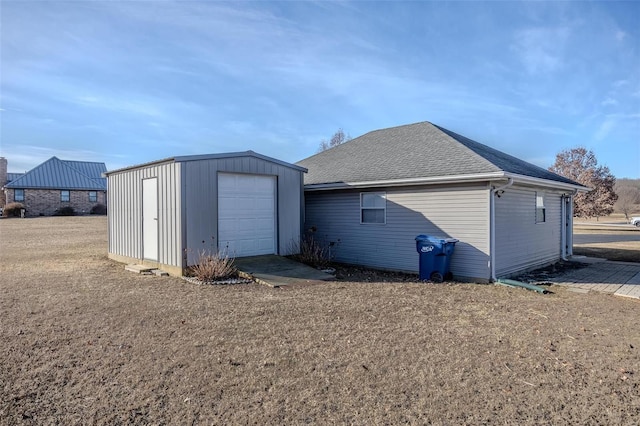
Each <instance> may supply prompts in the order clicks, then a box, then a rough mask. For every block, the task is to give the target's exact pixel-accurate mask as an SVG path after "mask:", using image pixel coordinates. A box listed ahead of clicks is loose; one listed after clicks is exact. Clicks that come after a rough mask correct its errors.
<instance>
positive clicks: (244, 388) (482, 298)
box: [0, 217, 640, 425]
mask: <svg viewBox="0 0 640 426" xmlns="http://www.w3.org/2000/svg"><path fill="white" fill-rule="evenodd" d="M0 235H1V237H2V242H3V246H2V249H1V251H0V277H1V279H2V291H0V318H1V319H2V321H1V322H0V357H1V359H2V362H1V363H0V424H6V425H14V424H28V425H30V424H34V425H36V424H37V425H41V424H70V425H73V424H86V423H93V424H238V423H241V424H301V423H316V424H327V423H331V424H335V423H349V424H367V425H368V424H399V423H410V424H428V423H433V424H456V425H457V424H504V423H506V424H521V425H534V424H536V425H537V424H558V425H562V424H622V425H635V424H638V423H640V333H639V332H638V326H637V319H638V318H639V317H640V303H639V302H638V301H635V300H627V299H620V298H617V297H613V296H607V295H603V294H598V293H590V294H576V293H572V292H569V291H565V289H564V288H558V287H554V294H552V295H545V296H543V295H539V294H537V293H533V292H528V291H524V290H517V289H511V288H505V287H500V286H491V285H474V284H451V283H449V284H438V285H434V284H422V283H417V282H403V281H402V280H398V281H394V282H386V283H385V282H381V281H382V280H384V278H387V277H388V278H390V279H391V277H390V276H386V275H385V276H383V278H382V279H381V278H380V277H381V276H380V275H375V276H373V277H372V279H375V282H364V281H363V280H362V279H358V281H362V282H352V281H349V282H347V281H339V282H333V283H326V284H323V285H317V286H309V287H298V288H293V289H290V290H288V291H283V290H277V289H270V288H267V287H264V286H260V285H256V284H248V285H239V286H200V285H195V284H191V283H188V282H186V281H184V280H181V279H177V278H171V277H156V276H140V275H136V274H133V273H130V272H125V271H124V268H123V265H121V264H117V263H114V262H111V261H109V260H108V259H107V258H106V221H105V219H104V218H100V217H71V218H41V219H40V218H36V219H24V220H20V219H16V220H2V221H0ZM7 241H10V242H11V243H10V244H7V243H6V242H7ZM365 275H366V274H365ZM354 281H355V279H354Z"/></svg>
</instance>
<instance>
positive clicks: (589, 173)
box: [549, 147, 618, 218]
mask: <svg viewBox="0 0 640 426" xmlns="http://www.w3.org/2000/svg"><path fill="white" fill-rule="evenodd" d="M549 170H550V171H552V172H554V173H557V174H559V175H562V176H564V177H567V178H569V179H572V180H574V181H576V182H578V183H581V184H582V185H585V186H588V187H589V188H592V190H591V191H590V192H587V193H579V194H576V196H575V197H574V214H575V215H576V216H580V217H596V218H597V217H601V216H608V215H610V214H611V213H612V212H613V205H614V203H615V202H616V200H617V199H618V196H617V195H616V193H615V191H614V189H613V188H614V185H615V183H616V178H615V176H613V175H612V174H611V172H610V171H609V168H608V167H607V166H599V165H598V160H597V159H596V156H595V154H594V153H593V151H591V150H589V151H587V149H586V148H583V147H577V148H572V149H567V150H564V151H562V152H560V153H558V155H556V162H555V163H554V164H553V166H551V167H549Z"/></svg>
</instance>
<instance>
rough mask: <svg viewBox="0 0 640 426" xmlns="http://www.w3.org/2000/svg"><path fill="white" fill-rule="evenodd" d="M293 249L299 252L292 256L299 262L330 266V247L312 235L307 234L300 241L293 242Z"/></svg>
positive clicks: (321, 266) (317, 266) (314, 265)
mask: <svg viewBox="0 0 640 426" xmlns="http://www.w3.org/2000/svg"><path fill="white" fill-rule="evenodd" d="M292 245H293V247H292V251H294V252H298V254H294V255H293V256H292V258H293V259H295V260H297V261H298V262H301V263H304V264H306V265H309V266H313V267H314V268H324V267H326V266H329V263H330V261H331V258H330V256H329V248H328V247H324V246H323V245H321V244H320V243H318V242H317V241H316V240H315V238H313V236H311V235H305V236H303V237H302V238H301V239H300V242H298V243H293V244H292Z"/></svg>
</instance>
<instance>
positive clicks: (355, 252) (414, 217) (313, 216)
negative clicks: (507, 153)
mask: <svg viewBox="0 0 640 426" xmlns="http://www.w3.org/2000/svg"><path fill="white" fill-rule="evenodd" d="M373 191H375V192H379V191H384V189H375V190H373ZM360 192H361V191H355V190H349V191H326V192H325V191H317V192H306V193H305V230H306V231H308V230H309V229H311V228H312V227H313V228H314V229H316V231H315V233H314V235H315V238H317V239H318V240H319V241H321V242H322V243H323V244H327V245H330V248H331V254H332V256H333V257H334V260H336V261H338V262H344V263H350V264H357V265H365V266H370V267H374V268H381V269H392V270H400V271H408V272H418V253H417V252H416V248H415V237H416V236H417V235H419V234H427V235H434V236H439V237H453V238H457V239H459V240H460V242H459V243H457V245H456V248H455V251H454V255H453V257H452V263H451V269H452V272H453V274H454V275H455V276H457V277H461V278H471V279H474V278H475V279H484V280H488V279H489V278H490V269H489V189H488V186H487V185H486V184H482V185H466V186H446V187H444V186H441V187H429V188H426V187H413V188H400V189H387V190H386V191H385V192H386V194H387V203H386V224H361V223H360Z"/></svg>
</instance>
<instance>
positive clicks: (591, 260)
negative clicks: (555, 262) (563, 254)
mask: <svg viewBox="0 0 640 426" xmlns="http://www.w3.org/2000/svg"><path fill="white" fill-rule="evenodd" d="M567 260H568V261H569V262H578V263H602V262H606V261H607V259H604V258H602V257H587V256H575V255H574V256H569V257H568V258H567Z"/></svg>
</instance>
